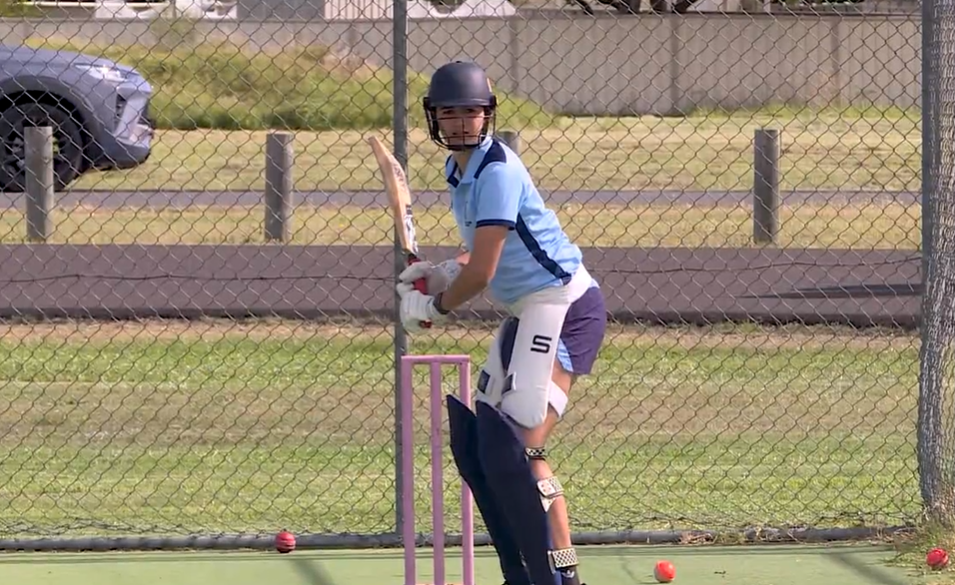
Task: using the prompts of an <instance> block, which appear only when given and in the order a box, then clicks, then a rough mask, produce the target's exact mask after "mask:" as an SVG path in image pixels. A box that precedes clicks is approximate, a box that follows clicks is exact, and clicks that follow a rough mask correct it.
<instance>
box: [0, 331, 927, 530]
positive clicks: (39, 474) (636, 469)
mask: <svg viewBox="0 0 955 585" xmlns="http://www.w3.org/2000/svg"><path fill="white" fill-rule="evenodd" d="M487 342H488V330H485V329H468V330H464V329H460V330H452V331H450V332H445V333H442V334H435V335H434V336H423V337H419V338H415V339H414V340H413V347H412V349H411V351H412V352H413V353H425V352H441V353H456V352H470V353H471V354H472V355H473V358H474V360H475V361H476V362H477V363H480V360H481V359H482V356H483V354H484V351H485V348H486V343H487ZM917 363H918V347H917V339H916V338H915V337H910V336H907V335H904V334H901V333H894V332H888V331H884V332H871V333H867V332H853V331H842V330H839V329H831V328H819V329H804V328H788V329H775V330H770V329H760V328H746V327H719V328H711V329H680V328H670V329H662V328H638V327H627V328H613V329H612V330H611V331H610V332H609V341H608V344H607V346H606V349H605V350H604V352H603V354H602V357H601V360H600V363H599V365H598V367H597V371H596V373H595V375H594V376H593V377H591V378H589V379H585V380H582V381H581V382H580V383H579V385H578V386H577V387H576V388H575V392H574V394H575V396H574V399H573V407H572V410H571V411H570V412H569V413H568V415H567V420H566V423H565V425H564V428H563V430H562V432H561V433H560V436H559V438H558V439H557V440H555V442H554V444H553V445H552V453H553V461H554V462H555V463H556V465H557V468H558V469H557V472H558V473H559V474H560V476H561V478H562V480H563V483H564V485H565V488H566V489H567V490H568V493H569V494H571V497H572V498H573V500H572V504H571V510H572V515H573V517H574V525H575V528H576V529H577V530H611V529H627V528H634V527H636V528H661V527H671V526H679V527H690V526H705V527H707V528H719V527H736V526H741V525H752V524H762V525H765V524H776V523H791V524H808V525H813V526H821V525H831V524H837V525H847V524H848V525H855V524H857V523H859V522H865V523H879V522H889V523H892V522H898V521H900V520H901V519H904V518H909V517H912V515H914V514H916V513H917V512H918V509H919V505H918V493H919V492H918V486H917V473H916V463H915V457H914V441H915V433H914V417H915V412H916V410H915V408H916V396H917V373H918V371H917ZM0 379H2V380H3V383H2V386H0V429H3V431H2V433H0V440H2V441H3V444H4V445H5V450H4V456H3V457H2V459H0V473H2V474H3V475H4V477H5V478H6V480H5V481H4V482H3V484H2V488H0V497H2V498H3V500H4V501H5V502H6V505H5V506H4V508H3V510H2V511H0V530H2V531H3V532H4V533H5V534H6V535H12V534H28V535H30V536H37V535H40V534H49V533H61V532H64V531H69V533H71V534H75V533H80V532H89V533H101V534H102V533H126V532H129V531H132V532H151V531H159V532H194V531H201V532H206V531H218V530H225V531H234V530H265V531H271V530H274V529H277V528H278V527H281V526H285V527H288V528H289V529H292V530H295V531H298V532H305V531H320V532H324V531H329V532H366V531H367V532H379V531H388V530H391V529H392V527H393V518H394V512H393V507H394V501H393V495H392V494H393V489H394V488H393V465H394V460H395V453H394V451H393V448H392V443H391V438H392V435H393V431H392V426H391V421H392V418H393V401H394V398H393V394H392V392H393V379H394V371H393V365H392V349H391V335H390V332H389V328H388V326H387V325H384V326H381V328H380V329H376V328H375V327H374V326H366V327H364V328H358V327H353V326H340V327H339V326H332V325H318V324H305V323H292V322H278V321H275V322H249V323H233V322H216V321H208V322H198V323H191V324H190V323H182V322H143V323H121V324H118V323H56V324H54V323H44V324H7V325H4V326H3V327H0ZM417 380H418V383H419V384H422V386H420V390H421V391H424V386H423V384H424V380H425V374H424V372H423V371H422V372H421V373H420V375H419V376H418V377H417ZM447 390H448V391H454V390H455V389H454V388H452V387H450V386H449V387H448V388H447ZM418 396H420V397H423V396H424V394H422V393H421V392H419V394H418ZM422 399H423V398H422ZM415 412H416V415H415V416H416V425H417V427H416V435H417V439H416V440H417V441H418V444H419V449H418V451H417V452H416V461H417V465H418V468H419V476H418V483H417V498H416V502H417V506H418V517H419V521H420V522H424V523H426V522H428V520H429V514H430V507H429V501H428V496H429V494H430V487H429V484H428V480H427V469H428V466H427V461H428V454H427V442H426V437H425V434H424V433H425V432H426V429H427V426H426V421H427V416H428V414H427V413H428V411H427V408H426V405H425V404H424V403H423V402H422V403H421V404H420V405H419V406H418V407H417V408H416V411H415ZM445 481H446V490H447V492H446V493H447V498H448V501H449V502H454V501H456V497H457V496H456V494H457V490H458V486H459V484H458V482H457V479H456V474H455V473H454V471H453V467H452V466H451V463H450V459H448V458H447V457H446V472H445ZM423 525H424V524H423ZM448 526H449V529H450V530H456V529H457V528H458V521H457V519H456V518H453V517H452V518H449V520H448Z"/></svg>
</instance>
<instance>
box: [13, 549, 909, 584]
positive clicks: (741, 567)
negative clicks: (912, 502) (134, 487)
mask: <svg viewBox="0 0 955 585" xmlns="http://www.w3.org/2000/svg"><path fill="white" fill-rule="evenodd" d="M578 552H579V554H580V557H581V571H582V574H583V575H584V577H585V579H586V580H587V582H588V583H597V584H618V583H626V584H628V585H650V584H654V583H656V582H655V581H654V580H653V577H652V572H653V566H654V564H655V562H656V561H657V560H658V559H668V560H670V561H671V562H673V563H674V566H675V567H676V570H677V578H676V580H675V583H676V584H679V585H711V584H713V583H732V584H733V585H818V584H820V583H838V584H840V585H895V584H896V583H898V584H899V585H902V584H909V583H912V584H914V583H917V582H919V581H920V580H919V579H918V578H917V577H916V576H915V575H912V574H910V573H909V572H907V571H905V570H903V569H899V568H887V567H886V566H885V562H884V561H885V560H886V559H887V558H889V557H890V556H891V554H892V553H891V551H890V550H889V549H887V548H885V547H880V546H867V545H857V546H838V547H820V546H799V547H791V546H785V547H780V546H774V547H763V548H756V547H741V548H727V547H706V548H690V547H686V548H673V547H658V546H642V547H632V546H631V547H625V546H608V547H580V548H579V549H578ZM846 559H848V560H849V562H848V563H847V562H845V560H846ZM446 563H447V569H446V576H447V579H448V580H449V581H451V582H457V583H460V580H461V565H460V556H459V551H458V550H456V549H450V550H449V551H448V556H447V558H446ZM496 565H497V561H496V559H495V558H494V557H493V556H492V553H491V551H490V550H489V549H487V548H480V549H478V551H477V554H476V558H475V577H476V581H477V582H478V583H479V584H481V585H490V584H492V583H499V582H500V570H499V569H498V568H497V566H496ZM0 567H2V568H0V570H2V572H3V575H4V578H5V580H8V581H9V582H11V583H18V584H20V585H48V584H49V585H54V584H55V585H60V584H62V583H70V585H94V584H95V585H126V584H127V583H130V582H136V583H137V584H138V585H160V584H167V583H175V584H176V585H194V584H195V585H209V584H210V583H230V584H231V585H260V584H261V583H266V582H270V583H281V584H282V585H326V584H325V583H322V582H321V581H318V580H317V578H316V574H317V571H316V567H318V568H320V569H322V570H324V571H325V573H326V574H327V575H328V576H329V577H330V579H331V581H332V585H383V584H392V585H401V583H402V582H403V565H402V557H401V554H400V551H328V552H314V551H296V552H294V553H292V554H289V555H279V554H277V553H272V552H234V553H233V552H230V553H209V552H199V553H126V554H106V553H83V554H60V555H48V554H14V555H8V556H4V557H0ZM417 568H418V582H419V583H430V582H432V581H431V577H432V571H431V557H430V554H429V553H428V552H427V551H422V552H421V553H420V554H419V555H418V562H417Z"/></svg>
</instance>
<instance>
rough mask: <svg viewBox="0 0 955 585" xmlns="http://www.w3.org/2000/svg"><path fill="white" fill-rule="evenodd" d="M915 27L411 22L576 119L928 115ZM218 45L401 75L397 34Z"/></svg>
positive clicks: (282, 35) (914, 21)
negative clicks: (318, 53) (315, 56)
mask: <svg viewBox="0 0 955 585" xmlns="http://www.w3.org/2000/svg"><path fill="white" fill-rule="evenodd" d="M920 24H921V23H920V19H919V17H918V16H917V15H915V16H906V15H901V16H900V15H886V16H879V15H865V16H864V17H862V16H818V17H806V16H802V17H796V16H786V15H756V14H721V15H714V14H710V15H687V16H675V15H660V16H654V15H640V16H636V17H630V18H617V17H614V16H612V15H608V16H606V17H597V18H593V19H587V18H573V17H571V16H569V15H567V16H564V15H559V14H556V13H549V14H548V15H547V16H546V17H545V16H541V17H539V18H528V17H526V16H521V17H517V18H513V19H508V20H505V19H468V20H458V21H446V20H430V21H424V20H422V21H411V22H410V23H409V24H408V31H409V38H408V58H409V63H410V66H411V68H412V69H414V70H416V71H419V72H422V73H429V72H431V71H432V70H433V69H434V68H435V67H436V66H438V65H440V64H442V63H444V62H446V61H448V60H450V59H454V58H459V57H463V58H469V59H473V60H475V61H477V62H479V63H480V64H482V65H483V66H485V67H486V68H487V69H488V71H489V73H490V75H491V76H492V78H493V79H494V80H495V83H496V85H497V86H498V87H501V88H505V89H508V90H511V91H515V92H517V93H518V94H520V95H523V96H527V97H530V98H531V99H533V100H534V101H536V102H539V103H541V104H543V105H544V106H545V107H547V108H549V109H552V110H554V111H559V112H563V113H569V114H590V115H600V114H613V115H619V114H678V113H679V112H682V111H687V110H689V109H691V108H693V107H722V108H740V107H755V106H760V105H763V104H767V103H781V102H788V103H793V104H812V105H826V104H832V103H839V102H840V101H842V102H846V103H855V104H860V103H875V104H879V105H896V106H899V107H903V108H908V107H912V106H917V105H918V103H919V95H920V85H921V76H920V68H921V57H920ZM201 26H204V27H206V28H207V29H208V30H207V31H206V34H207V35H209V36H217V37H228V38H229V39H230V40H231V41H233V42H236V43H244V44H248V45H252V46H254V47H259V48H268V49H277V48H281V47H282V46H285V45H289V44H292V43H300V44H313V43H318V44H323V45H334V46H336V47H337V48H338V50H340V51H342V52H349V53H352V54H356V55H359V56H362V57H364V58H366V59H369V60H372V61H375V62H379V63H381V64H385V65H390V63H391V56H392V44H391V30H392V24H391V22H389V21H383V20H378V21H354V22H324V23H319V22H314V21H311V22H306V21H298V22H293V21H285V22H277V21H262V22H249V21H245V22H242V21H237V22H215V23H208V24H206V23H202V25H201ZM0 35H3V39H4V41H5V42H17V41H18V40H21V39H23V38H26V37H28V36H39V37H61V38H62V37H73V38H81V39H90V40H95V41H97V42H102V43H135V42H144V41H146V42H148V38H149V25H148V24H147V23H143V22H115V21H112V22H111V21H106V22H104V21H96V22H94V21H85V22H77V21H51V20H44V21H39V22H26V23H24V22H21V23H19V24H8V23H2V22H0Z"/></svg>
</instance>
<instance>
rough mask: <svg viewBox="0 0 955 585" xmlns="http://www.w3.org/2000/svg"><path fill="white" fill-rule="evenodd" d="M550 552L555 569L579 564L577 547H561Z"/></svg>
mask: <svg viewBox="0 0 955 585" xmlns="http://www.w3.org/2000/svg"><path fill="white" fill-rule="evenodd" d="M548 554H549V555H550V559H551V564H553V565H554V568H555V569H565V568H567V567H576V566H577V549H575V548H574V547H570V548H559V549H557V550H552V551H550V552H549V553H548Z"/></svg>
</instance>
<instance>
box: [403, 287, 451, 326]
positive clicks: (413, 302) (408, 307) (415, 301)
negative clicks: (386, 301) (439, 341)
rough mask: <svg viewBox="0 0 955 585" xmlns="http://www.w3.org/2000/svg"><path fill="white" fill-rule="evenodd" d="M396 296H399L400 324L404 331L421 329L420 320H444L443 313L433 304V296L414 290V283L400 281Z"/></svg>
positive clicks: (437, 321)
mask: <svg viewBox="0 0 955 585" xmlns="http://www.w3.org/2000/svg"><path fill="white" fill-rule="evenodd" d="M397 289H398V296H399V297H401V307H400V310H399V315H400V316H401V324H402V326H404V328H405V331H409V332H416V331H419V330H421V322H422V321H431V322H432V323H440V322H442V321H444V319H445V315H442V314H441V313H439V312H438V309H437V307H435V306H434V297H433V296H431V295H423V294H421V293H420V292H418V291H416V290H415V288H414V285H413V284H411V283H407V282H402V283H400V284H399V285H398V287H397Z"/></svg>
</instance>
